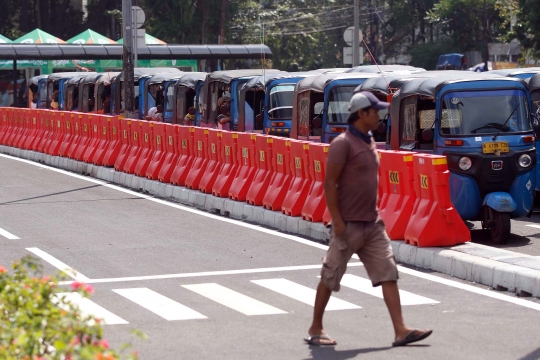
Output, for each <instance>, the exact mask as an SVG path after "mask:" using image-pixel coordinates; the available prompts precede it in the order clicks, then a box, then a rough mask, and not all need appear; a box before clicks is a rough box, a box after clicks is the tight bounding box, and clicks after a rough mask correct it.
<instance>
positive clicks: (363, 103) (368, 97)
mask: <svg viewBox="0 0 540 360" xmlns="http://www.w3.org/2000/svg"><path fill="white" fill-rule="evenodd" d="M388 106H390V103H387V102H385V101H380V100H379V99H377V97H376V96H375V95H373V94H372V93H370V92H369V91H362V92H359V93H357V94H354V95H353V96H352V98H351V102H350V103H349V112H350V113H356V112H357V111H358V110H360V109H365V108H367V107H372V108H374V109H377V110H384V109H388Z"/></svg>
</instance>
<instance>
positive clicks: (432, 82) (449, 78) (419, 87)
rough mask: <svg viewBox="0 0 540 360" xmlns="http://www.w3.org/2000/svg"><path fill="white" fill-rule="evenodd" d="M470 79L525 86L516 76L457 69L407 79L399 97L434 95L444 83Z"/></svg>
mask: <svg viewBox="0 0 540 360" xmlns="http://www.w3.org/2000/svg"><path fill="white" fill-rule="evenodd" d="M471 81H508V82H509V83H511V82H514V83H520V84H523V85H525V86H526V83H525V81H523V80H522V79H518V78H510V77H503V76H500V75H497V74H485V73H474V72H471V73H468V72H465V71H458V72H457V73H456V72H452V73H448V74H441V76H437V77H435V78H419V79H414V80H411V81H408V82H406V83H405V84H404V85H403V86H402V88H401V91H400V97H401V98H403V97H406V96H410V95H424V96H429V97H436V96H437V93H438V92H439V91H440V90H441V89H442V88H443V87H445V86H446V85H450V84H454V83H459V82H463V83H466V82H471Z"/></svg>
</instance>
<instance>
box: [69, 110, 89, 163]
mask: <svg viewBox="0 0 540 360" xmlns="http://www.w3.org/2000/svg"><path fill="white" fill-rule="evenodd" d="M91 121H92V115H88V114H82V121H81V136H80V140H79V143H78V144H77V146H76V148H75V152H74V153H73V158H74V159H75V160H79V161H83V155H84V154H85V152H86V149H87V148H88V145H90V143H91V142H92V124H91Z"/></svg>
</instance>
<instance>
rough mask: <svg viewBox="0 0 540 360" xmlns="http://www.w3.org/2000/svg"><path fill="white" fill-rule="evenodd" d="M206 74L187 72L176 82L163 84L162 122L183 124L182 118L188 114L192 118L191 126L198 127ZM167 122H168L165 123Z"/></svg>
mask: <svg viewBox="0 0 540 360" xmlns="http://www.w3.org/2000/svg"><path fill="white" fill-rule="evenodd" d="M207 75H208V73H205V72H189V73H186V74H184V75H183V76H182V77H181V78H180V79H178V80H177V81H169V82H167V83H165V85H164V87H163V91H164V92H165V94H166V96H165V105H163V109H164V111H165V113H164V114H165V115H164V120H163V121H166V119H167V120H168V119H169V118H170V119H171V121H172V122H173V123H175V124H184V118H185V117H186V115H187V114H188V113H189V114H190V115H191V116H193V117H194V121H193V123H192V125H198V124H199V123H200V121H201V117H202V102H201V97H202V89H203V88H204V80H205V79H206V76H207ZM167 122H169V121H167Z"/></svg>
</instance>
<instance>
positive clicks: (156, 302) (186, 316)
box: [113, 288, 207, 321]
mask: <svg viewBox="0 0 540 360" xmlns="http://www.w3.org/2000/svg"><path fill="white" fill-rule="evenodd" d="M113 291H114V292H115V293H117V294H119V295H122V296H123V297H125V298H127V299H129V300H131V301H133V302H134V303H136V304H137V305H140V306H142V307H143V308H145V309H147V310H150V311H151V312H153V313H154V314H156V315H159V316H161V317H162V318H164V319H165V320H169V321H171V320H193V319H206V318H207V317H206V316H204V315H203V314H200V313H198V312H196V311H195V310H192V309H190V308H188V307H187V306H184V305H182V304H180V303H178V302H176V301H174V300H172V299H169V298H168V297H166V296H163V295H161V294H159V293H157V292H155V291H153V290H150V289H148V288H134V289H116V290H113Z"/></svg>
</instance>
